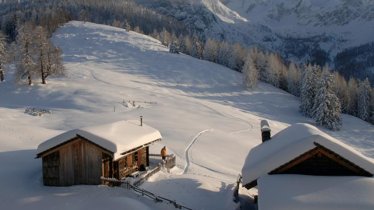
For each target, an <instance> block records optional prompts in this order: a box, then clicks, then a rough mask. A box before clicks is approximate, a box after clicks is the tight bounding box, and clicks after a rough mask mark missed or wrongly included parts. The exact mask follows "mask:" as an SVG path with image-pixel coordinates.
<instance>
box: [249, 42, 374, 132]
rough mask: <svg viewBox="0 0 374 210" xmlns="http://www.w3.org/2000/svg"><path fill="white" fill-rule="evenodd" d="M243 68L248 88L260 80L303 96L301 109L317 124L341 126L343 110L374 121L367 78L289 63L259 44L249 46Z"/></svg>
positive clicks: (372, 97) (373, 101) (372, 95)
mask: <svg viewBox="0 0 374 210" xmlns="http://www.w3.org/2000/svg"><path fill="white" fill-rule="evenodd" d="M242 72H243V81H244V84H245V85H246V86H247V87H249V88H253V87H255V86H256V84H257V81H258V80H261V81H264V82H267V83H269V84H272V85H273V86H275V87H278V88H280V89H283V90H285V91H287V92H289V93H291V94H293V95H295V96H297V97H300V101H301V105H300V112H301V113H302V114H303V115H305V116H307V117H311V118H314V119H315V120H316V123H317V124H318V125H322V126H324V127H327V128H329V129H332V130H338V129H339V128H340V127H341V125H342V122H341V117H340V113H345V114H350V115H353V116H356V117H358V118H360V119H362V120H365V121H367V122H371V123H374V89H373V88H372V87H371V85H370V82H369V79H368V78H366V79H365V80H357V79H355V78H353V77H351V78H350V79H349V80H346V79H345V78H344V77H343V76H342V75H340V74H339V73H338V72H337V71H332V70H331V69H329V67H328V66H324V67H320V66H318V65H311V64H306V65H305V64H304V65H297V64H295V63H293V62H289V63H286V62H284V61H283V60H282V58H281V57H280V56H279V55H277V54H275V53H264V52H262V51H260V50H258V49H256V48H253V49H251V50H249V52H248V55H247V56H246V60H245V64H244V66H243V69H242Z"/></svg>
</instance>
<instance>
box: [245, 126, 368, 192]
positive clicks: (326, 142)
mask: <svg viewBox="0 0 374 210" xmlns="http://www.w3.org/2000/svg"><path fill="white" fill-rule="evenodd" d="M315 143H318V144H320V145H322V146H324V147H326V148H328V149H330V150H332V151H334V152H335V153H337V154H339V155H340V156H342V157H344V158H345V159H347V160H349V161H351V162H352V163H354V164H356V165H357V166H359V167H361V168H363V169H365V170H366V171H368V172H370V173H372V174H374V161H373V159H370V158H368V157H365V156H364V155H362V154H361V153H359V152H357V151H356V150H354V149H353V148H352V147H350V146H348V145H346V144H344V143H342V142H341V141H339V140H337V139H335V138H333V137H331V136H329V135H327V134H326V133H324V132H322V131H320V130H319V129H318V128H316V127H314V126H312V125H309V124H302V123H299V124H294V125H292V126H290V127H288V128H286V129H284V130H282V131H280V132H279V133H277V134H276V135H275V136H274V137H273V138H272V139H271V140H270V141H266V142H264V143H262V144H260V145H258V146H256V147H254V148H252V149H251V150H250V152H249V154H248V155H247V158H246V160H245V162H244V166H243V168H242V176H243V178H242V182H243V185H246V184H249V183H251V182H253V181H255V180H257V179H258V178H259V177H260V176H263V175H266V174H267V173H269V172H271V171H272V170H274V169H276V168H278V167H279V166H282V165H283V164H286V163H288V162H289V161H291V160H293V159H295V158H296V157H298V156H300V155H302V154H304V153H305V152H307V151H309V150H311V149H313V148H315V147H316V145H315Z"/></svg>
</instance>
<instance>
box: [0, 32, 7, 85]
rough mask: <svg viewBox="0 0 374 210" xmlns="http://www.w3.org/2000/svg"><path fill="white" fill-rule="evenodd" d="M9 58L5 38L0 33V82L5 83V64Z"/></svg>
mask: <svg viewBox="0 0 374 210" xmlns="http://www.w3.org/2000/svg"><path fill="white" fill-rule="evenodd" d="M7 57H8V56H7V52H6V41H5V36H4V35H3V34H2V33H1V32H0V82H2V81H4V74H5V73H4V64H5V63H6V62H7Z"/></svg>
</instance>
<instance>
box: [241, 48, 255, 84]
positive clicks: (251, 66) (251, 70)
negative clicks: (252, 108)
mask: <svg viewBox="0 0 374 210" xmlns="http://www.w3.org/2000/svg"><path fill="white" fill-rule="evenodd" d="M242 74H243V83H244V85H245V86H246V87H247V88H254V87H256V86H257V82H258V77H259V73H258V69H257V67H256V65H255V63H254V61H253V58H252V57H251V56H250V54H248V56H247V58H246V60H245V63H244V66H243V69H242Z"/></svg>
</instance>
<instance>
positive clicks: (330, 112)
mask: <svg viewBox="0 0 374 210" xmlns="http://www.w3.org/2000/svg"><path fill="white" fill-rule="evenodd" d="M333 85H334V84H333V76H332V75H331V74H329V73H324V74H323V75H322V79H321V80H320V82H319V87H318V92H317V95H316V97H315V108H314V112H313V115H314V116H313V117H314V119H315V120H316V123H317V125H320V126H324V127H326V128H328V129H330V130H339V129H340V128H341V125H342V120H341V106H340V101H339V99H338V97H336V95H335V93H334V90H333V88H334V87H333Z"/></svg>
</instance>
